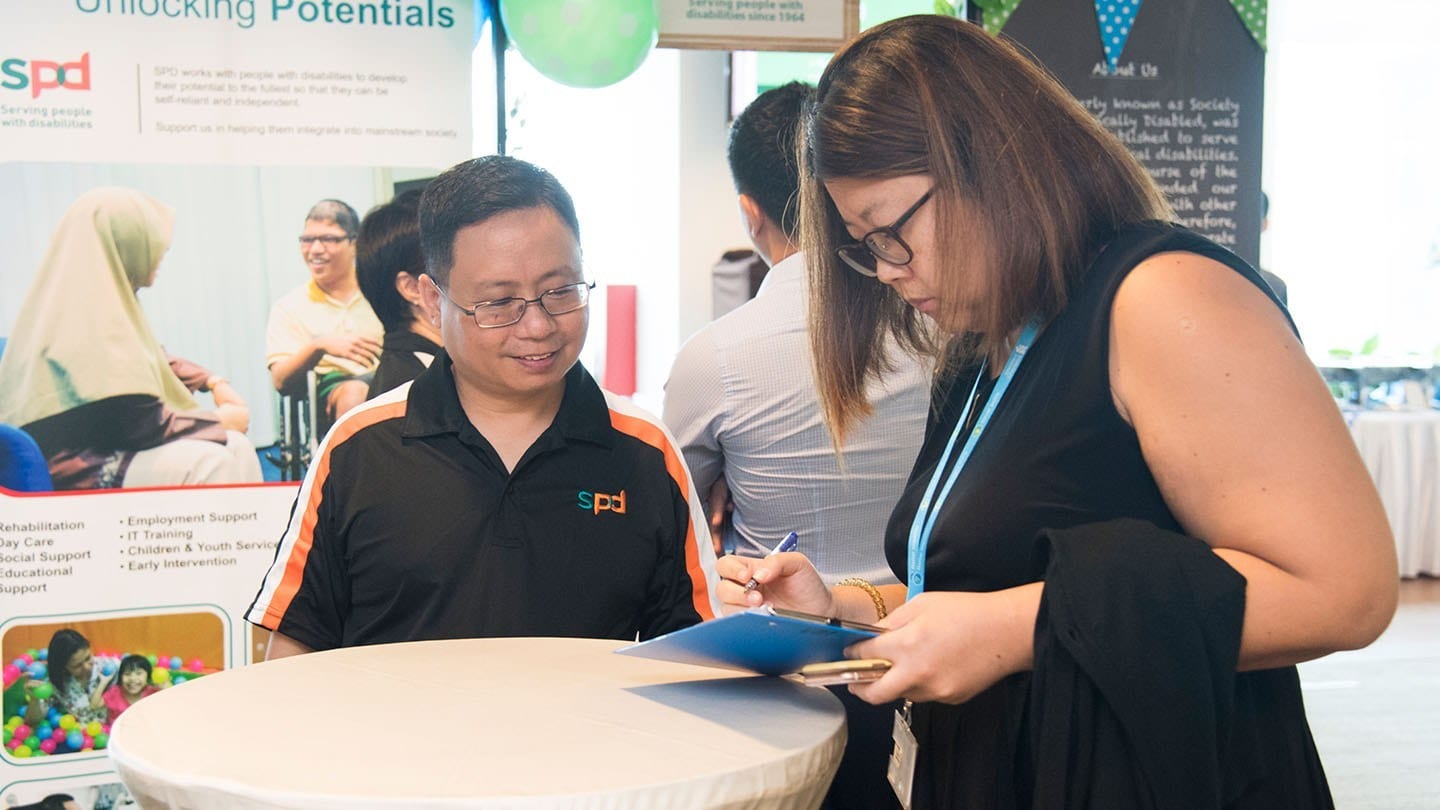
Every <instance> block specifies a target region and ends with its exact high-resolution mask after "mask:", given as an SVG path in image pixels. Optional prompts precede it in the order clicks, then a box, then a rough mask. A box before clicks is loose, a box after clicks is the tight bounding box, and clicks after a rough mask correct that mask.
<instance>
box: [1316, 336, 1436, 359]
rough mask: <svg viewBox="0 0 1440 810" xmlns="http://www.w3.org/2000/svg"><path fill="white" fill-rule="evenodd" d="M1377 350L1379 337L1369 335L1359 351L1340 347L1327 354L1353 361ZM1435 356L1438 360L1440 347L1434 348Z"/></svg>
mask: <svg viewBox="0 0 1440 810" xmlns="http://www.w3.org/2000/svg"><path fill="white" fill-rule="evenodd" d="M1379 348H1380V336H1379V335H1371V336H1370V337H1368V338H1366V339H1365V342H1364V343H1361V344H1360V349H1359V350H1358V351H1357V350H1355V349H1347V348H1345V347H1343V346H1341V347H1336V348H1333V349H1330V351H1329V352H1328V354H1329V355H1330V356H1331V357H1333V358H1335V359H1336V360H1353V359H1355V358H1356V357H1367V356H1369V355H1372V354H1374V353H1375V351H1376V350H1377V349H1379ZM1435 356H1436V358H1440V346H1436V347H1435Z"/></svg>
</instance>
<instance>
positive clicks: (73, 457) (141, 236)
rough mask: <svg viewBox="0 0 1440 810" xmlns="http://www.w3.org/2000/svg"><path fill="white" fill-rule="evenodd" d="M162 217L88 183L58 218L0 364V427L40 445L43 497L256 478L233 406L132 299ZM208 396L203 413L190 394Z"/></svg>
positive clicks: (162, 238) (156, 205)
mask: <svg viewBox="0 0 1440 810" xmlns="http://www.w3.org/2000/svg"><path fill="white" fill-rule="evenodd" d="M174 220H175V215H174V211H173V210H172V209H171V208H170V207H169V206H166V205H164V204H163V203H160V202H159V201H157V200H154V199H152V198H150V197H148V196H146V195H145V194H142V193H140V192H138V191H135V190H132V189H125V188H97V189H93V190H91V191H88V192H86V193H85V194H83V195H81V197H80V198H79V199H77V200H76V201H75V202H74V203H73V204H72V205H71V206H70V208H69V209H68V210H67V211H66V212H65V215H64V216H63V217H62V218H61V220H60V224H59V225H58V226H57V228H56V230H55V233H54V235H53V236H52V237H51V240H50V245H49V248H48V249H47V251H46V253H45V258H44V259H43V260H42V262H41V264H40V267H39V270H38V271H37V273H36V275H35V279H34V281H33V282H32V283H31V285H30V289H29V291H28V292H27V293H26V296H25V301H24V304H23V305H22V306H21V308H20V313H19V316H18V318H17V319H16V322H15V325H14V329H13V331H12V333H11V335H10V337H9V341H8V343H7V344H6V346H5V351H4V355H3V356H0V422H3V423H5V424H10V425H16V426H19V427H20V428H22V429H23V430H24V431H26V432H27V433H29V434H30V435H31V436H32V437H33V438H34V439H35V441H36V442H37V443H38V444H39V445H40V448H41V451H42V452H43V453H44V454H45V457H46V460H47V462H48V465H49V468H50V475H51V478H52V480H53V483H54V487H55V489H59V490H74V489H106V488H114V487H141V486H177V485H186V486H188V485H196V484H218V483H246V482H257V481H259V480H260V479H261V474H260V465H259V461H258V459H257V457H256V454H255V448H254V446H253V445H252V444H251V442H250V440H249V439H247V438H246V437H245V436H244V431H245V430H246V429H247V428H248V426H249V422H250V414H249V410H248V408H247V407H246V404H245V401H244V399H243V398H241V397H240V396H239V394H237V393H236V392H235V390H234V389H233V388H231V386H230V384H229V382H228V381H227V380H226V379H225V378H224V377H222V376H219V375H217V374H213V373H211V372H210V371H208V370H207V369H205V368H202V367H200V366H198V365H196V364H194V363H191V362H188V361H186V360H182V359H180V358H176V357H171V356H170V355H168V354H167V353H166V352H165V350H164V349H163V348H161V345H160V342H159V340H158V339H157V338H156V336H155V334H154V332H153V331H152V329H151V327H150V324H149V322H148V321H147V320H146V317H145V314H144V312H143V311H142V310H141V307H140V300H139V298H138V297H137V296H136V292H137V291H138V290H140V289H141V288H143V287H149V286H150V285H152V284H154V283H155V277H156V273H157V271H158V269H159V266H160V260H161V259H162V258H163V257H164V255H165V253H166V251H167V250H168V249H169V247H170V244H171V237H172V234H173V230H174ZM197 391H199V392H208V393H209V394H210V395H211V398H212V399H213V400H214V405H215V407H214V408H213V409H203V408H202V407H201V406H200V403H199V402H198V401H197V400H196V398H195V396H194V393H195V392H197Z"/></svg>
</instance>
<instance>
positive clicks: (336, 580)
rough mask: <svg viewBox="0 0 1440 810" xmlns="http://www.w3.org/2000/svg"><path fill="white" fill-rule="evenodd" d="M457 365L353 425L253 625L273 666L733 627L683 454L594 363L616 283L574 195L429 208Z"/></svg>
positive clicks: (461, 188) (446, 182)
mask: <svg viewBox="0 0 1440 810" xmlns="http://www.w3.org/2000/svg"><path fill="white" fill-rule="evenodd" d="M420 238H421V244H422V246H423V248H424V252H425V264H426V273H425V275H424V276H422V278H421V284H420V288H421V290H422V294H423V296H424V309H425V313H426V316H427V317H428V318H429V319H430V320H431V322H432V323H433V324H434V325H435V326H436V327H437V328H438V329H439V330H440V332H441V334H442V336H443V338H444V339H443V344H444V350H443V352H442V353H441V354H440V355H439V356H438V357H436V359H435V361H434V362H433V363H432V364H431V365H430V367H429V368H428V369H426V370H425V371H424V372H423V373H422V374H421V375H420V376H419V377H418V378H416V379H415V380H414V381H413V382H411V383H408V384H406V385H402V386H400V387H399V388H396V389H393V390H392V391H390V392H388V393H385V394H382V395H381V396H379V397H377V398H376V399H373V400H371V401H369V402H367V403H365V404H364V405H362V406H360V407H357V408H356V409H355V410H353V411H351V412H350V413H349V414H347V415H346V416H345V417H344V418H342V419H341V420H340V421H339V422H338V423H337V424H336V426H335V428H334V429H333V430H332V431H331V433H330V435H329V436H328V437H327V438H326V440H325V442H324V444H322V445H321V447H320V450H319V452H318V455H317V458H316V461H315V463H312V464H311V466H310V471H309V473H308V474H307V476H306V478H305V482H304V483H303V484H302V485H301V488H300V493H299V495H298V497H297V499H296V503H295V507H294V510H293V514H292V515H291V519H290V526H289V528H288V529H287V530H286V532H285V535H284V537H283V538H281V541H280V547H279V550H278V552H277V554H276V557H275V563H274V565H273V566H272V567H271V569H270V571H269V573H268V574H267V575H266V577H265V580H264V582H263V583H262V585H261V588H260V593H259V595H258V596H257V597H256V600H255V603H254V604H253V605H252V606H251V608H250V610H249V612H248V613H247V616H246V618H247V619H248V620H249V621H250V622H252V623H254V624H257V625H260V626H262V627H265V628H267V629H269V630H270V631H271V639H270V645H269V650H268V653H267V657H268V658H278V657H282V656H286V655H293V654H296V653H302V652H308V651H310V650H317V649H329V648H333V647H347V646H356V645H362V644H377V643H385V642H397V641H416V640H423V639H442V638H473V637H487V636H573V637H588V638H613V639H626V640H629V639H635V638H637V637H639V638H641V639H647V638H652V637H654V636H657V635H660V634H663V633H667V632H670V631H672V630H677V629H680V628H682V627H686V626H688V625H691V624H694V623H696V622H699V621H701V620H702V619H707V618H711V617H713V616H714V615H715V607H716V603H715V602H713V601H712V600H713V597H712V594H713V592H714V584H715V573H714V561H715V557H714V552H713V551H712V550H711V548H710V544H709V543H708V542H707V541H706V539H705V533H704V532H705V530H704V522H703V517H702V515H701V508H700V504H699V500H698V498H697V496H696V495H695V489H694V487H693V486H692V485H691V483H690V480H689V474H688V472H687V471H686V469H685V465H684V462H683V461H682V459H681V458H680V453H679V450H678V449H677V447H676V446H675V444H674V443H673V441H672V440H671V438H670V436H669V434H668V433H667V432H666V431H665V429H664V428H663V427H662V426H661V425H660V423H659V421H658V420H657V419H655V418H654V417H652V416H650V415H648V414H646V413H644V412H642V411H640V410H639V409H637V408H635V407H634V406H633V405H631V404H630V403H629V402H628V401H626V400H624V399H621V398H619V397H615V396H613V395H610V394H608V393H606V392H604V391H602V390H601V389H600V387H599V386H598V385H597V384H596V383H595V380H594V379H593V378H592V377H591V376H590V374H589V373H588V372H587V371H586V370H585V368H584V367H583V366H581V365H580V364H579V363H578V362H577V360H578V358H579V355H580V350H581V348H582V347H583V346H584V343H585V334H586V329H587V326H588V323H589V312H588V309H587V308H586V305H587V304H588V303H589V300H590V293H591V290H592V289H593V288H594V286H595V285H594V282H592V281H589V280H587V279H586V278H585V275H584V272H583V270H584V268H583V266H582V263H581V258H580V239H579V224H578V222H577V220H576V217H575V208H574V205H573V203H572V202H571V200H570V195H569V194H568V193H567V192H566V191H565V189H564V188H563V187H562V186H561V185H560V183H559V182H558V181H557V180H556V179H555V178H554V177H553V176H551V175H550V174H549V173H548V172H546V171H544V170H543V169H540V168H538V167H536V166H533V165H531V164H529V163H526V162H524V161H521V160H516V159H514V158H509V157H500V156H490V157H484V158H477V159H475V160H471V161H467V162H465V163H461V164H459V165H458V166H455V167H454V168H452V169H450V170H448V171H447V172H445V173H444V174H442V175H441V176H439V177H438V178H436V179H435V180H433V181H432V182H431V183H430V185H429V186H428V187H427V188H426V190H425V193H424V195H423V196H422V197H421V201H420Z"/></svg>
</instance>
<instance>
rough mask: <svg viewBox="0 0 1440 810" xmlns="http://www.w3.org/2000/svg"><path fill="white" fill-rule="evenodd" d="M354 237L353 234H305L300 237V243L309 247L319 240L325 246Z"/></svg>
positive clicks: (333, 245)
mask: <svg viewBox="0 0 1440 810" xmlns="http://www.w3.org/2000/svg"><path fill="white" fill-rule="evenodd" d="M354 238H355V237H353V236H329V235H326V236H308V235H307V236H302V237H300V244H302V245H304V246H305V247H310V246H311V245H313V244H315V243H316V242H319V243H320V244H322V245H324V246H325V247H335V246H336V245H338V244H340V243H341V242H349V241H350V240H351V239H354Z"/></svg>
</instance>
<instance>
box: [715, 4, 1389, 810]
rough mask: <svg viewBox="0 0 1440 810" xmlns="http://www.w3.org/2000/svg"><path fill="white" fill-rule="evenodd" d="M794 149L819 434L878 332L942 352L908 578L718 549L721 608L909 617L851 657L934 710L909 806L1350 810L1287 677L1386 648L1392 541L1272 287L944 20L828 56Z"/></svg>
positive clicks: (852, 399)
mask: <svg viewBox="0 0 1440 810" xmlns="http://www.w3.org/2000/svg"><path fill="white" fill-rule="evenodd" d="M805 148H806V153H805V165H806V167H807V171H806V176H805V178H804V185H803V188H802V201H801V207H802V216H803V225H802V233H804V234H805V239H806V244H805V251H806V255H807V256H808V257H809V261H810V272H811V274H812V285H811V289H812V296H813V298H812V302H811V308H812V330H811V335H812V344H813V349H814V352H815V363H816V369H817V372H816V379H817V384H818V385H819V387H820V393H821V400H822V403H823V405H824V407H825V409H826V413H827V417H828V421H829V424H830V426H831V429H832V431H834V432H835V434H836V435H837V436H843V435H844V433H845V430H846V428H847V427H849V426H850V425H853V424H854V423H855V421H856V419H857V418H858V417H859V416H861V415H862V414H864V413H866V412H867V411H868V405H867V403H866V402H865V400H864V391H865V381H866V379H867V378H868V377H869V376H870V375H872V374H875V373H877V372H878V371H880V369H879V368H878V366H879V365H880V364H881V363H882V362H883V359H882V357H881V356H880V355H879V354H878V353H876V352H874V351H873V347H874V346H877V345H880V343H881V340H880V338H881V336H882V335H885V334H886V333H890V334H893V335H895V336H896V337H897V338H899V339H900V340H901V341H902V342H904V343H906V344H908V345H909V346H911V347H913V348H914V349H915V350H916V351H924V352H931V353H933V354H934V355H936V356H937V357H938V358H939V359H941V360H943V361H946V363H947V364H948V365H946V367H947V368H948V369H949V371H948V373H947V374H945V375H944V377H943V379H941V380H940V382H939V385H938V387H937V389H936V390H937V400H938V402H937V405H938V407H937V409H936V412H935V414H934V416H932V419H931V423H930V425H929V427H928V429H927V434H926V438H925V442H924V444H923V445H922V447H921V450H920V455H919V458H918V459H917V461H916V465H915V467H914V470H913V471H912V473H911V479H910V483H909V485H908V486H907V488H906V490H905V492H904V494H903V495H902V497H901V499H900V501H899V502H898V503H897V505H896V508H895V510H894V512H893V513H892V516H891V519H890V524H889V528H888V529H887V531H886V537H885V546H886V552H887V556H888V558H889V560H890V564H891V568H892V569H893V570H894V571H895V573H896V575H897V576H898V577H899V578H900V580H901V581H902V582H904V583H906V585H898V586H879V587H876V586H870V585H867V584H863V583H857V584H855V585H853V586H847V585H841V586H836V587H834V588H826V587H825V585H824V583H823V582H822V581H821V580H820V578H819V576H818V575H817V574H816V573H815V570H814V568H813V567H812V566H811V565H810V564H809V562H808V561H807V560H805V558H804V557H802V556H801V555H798V554H779V555H775V556H773V557H770V558H767V559H764V560H755V559H747V558H740V557H724V558H722V559H721V560H720V561H719V564H718V565H717V569H718V570H719V572H720V574H721V576H722V577H724V578H725V580H724V581H722V584H721V587H720V589H719V595H720V596H721V597H722V599H724V600H725V601H727V602H730V603H733V604H738V605H758V604H760V603H762V602H766V601H768V602H772V603H773V604H775V605H776V606H780V607H790V608H794V609H799V610H802V611H808V612H811V613H818V614H825V615H830V616H839V617H842V618H846V619H850V620H855V621H861V622H871V623H873V622H876V621H877V620H878V621H880V622H881V623H882V624H884V625H886V626H887V627H889V628H890V629H889V631H888V632H886V633H883V634H881V635H879V636H878V637H876V638H874V639H872V640H869V641H866V642H863V643H860V644H857V645H855V646H853V647H851V648H850V649H849V650H848V651H847V654H848V655H851V656H852V657H865V658H883V659H887V660H889V661H890V662H892V666H891V668H890V669H889V670H888V672H887V673H886V674H885V675H884V676H883V677H881V678H880V679H879V680H877V681H874V682H873V683H868V684H863V685H855V686H852V687H851V690H852V691H853V692H855V694H857V695H859V696H860V697H862V698H863V699H865V700H868V701H871V702H874V703H883V702H887V701H891V700H895V699H896V698H902V697H903V698H906V699H908V700H910V701H913V704H912V705H911V706H909V707H908V710H907V711H906V712H904V713H903V715H902V716H901V717H900V718H897V727H896V739H897V743H898V745H899V748H900V750H902V751H908V752H912V753H916V754H917V758H918V759H917V760H915V761H917V764H916V766H915V768H914V772H913V779H912V778H910V777H909V776H907V775H905V774H903V773H902V774H901V775H900V776H899V777H898V778H897V781H899V782H901V783H902V785H903V788H902V789H901V790H900V791H897V792H902V793H908V792H909V791H910V790H911V789H913V806H914V807H918V808H935V807H966V808H1069V807H1127V808H1128V807H1155V808H1190V807H1194V808H1220V807H1224V808H1267V810H1268V808H1315V807H1328V806H1331V800H1330V795H1329V789H1328V786H1327V785H1326V781H1325V776H1324V772H1323V770H1322V768H1321V766H1320V762H1319V758H1318V756H1317V754H1316V751H1315V747H1314V743H1313V741H1312V739H1311V737H1310V732H1309V728H1308V726H1307V724H1306V721H1305V715H1304V708H1303V705H1302V702H1301V695H1300V689H1299V680H1298V677H1297V675H1296V670H1295V666H1294V665H1295V664H1296V663H1297V662H1300V661H1305V660H1309V659H1312V658H1316V657H1318V656H1321V655H1325V654H1326V653H1329V652H1332V651H1335V650H1342V649H1353V648H1357V647H1361V646H1364V645H1366V644H1368V643H1370V642H1371V641H1372V640H1374V639H1375V637H1376V636H1377V635H1379V633H1380V632H1381V631H1382V630H1383V629H1384V628H1385V626H1386V624H1387V623H1388V621H1389V619H1390V617H1391V615H1392V614H1393V612H1394V609H1395V602H1396V590H1397V585H1396V579H1397V578H1396V561H1395V550H1394V544H1393V541H1392V539H1391V536H1390V532H1389V529H1388V525H1387V523H1386V518H1385V514H1384V512H1383V510H1382V508H1381V505H1380V501H1379V498H1378V496H1377V494H1376V492H1375V488H1374V485H1373V484H1372V483H1371V480H1370V478H1369V476H1368V474H1367V472H1366V470H1365V467H1364V466H1363V464H1362V463H1361V461H1360V458H1359V455H1358V453H1357V452H1356V449H1355V445H1354V442H1353V441H1352V440H1351V439H1350V436H1349V434H1348V432H1347V430H1346V428H1345V425H1344V422H1343V420H1342V419H1341V416H1340V413H1339V411H1338V410H1337V409H1336V408H1335V405H1334V403H1333V402H1332V401H1331V399H1330V396H1329V393H1328V391H1327V390H1326V388H1325V385H1324V383H1323V382H1322V381H1321V379H1320V375H1319V374H1318V373H1316V371H1315V368H1314V366H1312V365H1311V363H1310V361H1309V360H1308V359H1307V358H1306V355H1305V352H1304V350H1303V348H1302V347H1301V345H1300V342H1299V340H1298V339H1297V337H1296V335H1295V332H1294V329H1293V326H1292V324H1291V323H1290V322H1289V320H1288V317H1287V315H1286V314H1285V311H1284V310H1283V308H1282V307H1280V306H1279V304H1278V302H1277V301H1276V300H1275V299H1274V296H1273V294H1271V293H1270V291H1269V290H1268V288H1267V287H1266V286H1265V284H1264V282H1263V281H1262V280H1261V279H1260V277H1259V275H1258V274H1257V273H1256V272H1255V271H1254V270H1253V269H1251V268H1250V267H1249V266H1248V265H1246V264H1245V263H1244V262H1243V261H1242V260H1241V259H1239V258H1238V257H1236V256H1235V255H1234V254H1232V253H1230V252H1228V251H1226V250H1224V249H1223V248H1221V247H1219V246H1217V245H1215V244H1214V243H1212V242H1210V241H1209V240H1206V239H1204V238H1202V237H1200V236H1198V235H1196V234H1194V233H1191V232H1189V231H1187V230H1185V229H1183V228H1181V227H1178V226H1176V225H1173V224H1170V223H1169V222H1168V220H1169V219H1170V211H1169V207H1168V205H1167V203H1166V201H1165V199H1164V197H1163V195H1162V194H1161V192H1160V191H1159V189H1158V188H1157V187H1156V186H1155V184H1154V182H1153V181H1152V180H1151V179H1150V177H1149V175H1148V174H1147V173H1146V172H1145V170H1144V168H1143V167H1142V166H1141V165H1140V164H1139V163H1138V162H1137V161H1136V159H1135V158H1134V157H1133V156H1132V155H1131V154H1130V153H1129V152H1128V151H1127V150H1126V149H1125V148H1124V146H1123V145H1122V144H1121V143H1120V142H1119V141H1118V140H1117V139H1116V138H1115V137H1114V136H1113V135H1111V134H1110V133H1109V132H1107V131H1106V130H1105V129H1104V128H1103V127H1101V126H1100V124H1099V123H1098V122H1097V121H1096V120H1095V119H1094V118H1093V117H1092V116H1091V115H1089V114H1088V113H1087V112H1086V111H1085V110H1084V109H1083V108H1082V107H1081V106H1080V105H1079V104H1078V103H1077V102H1076V101H1075V99H1074V98H1073V97H1072V96H1071V95H1070V94H1069V93H1068V92H1067V91H1066V90H1065V89H1064V88H1063V87H1062V86H1060V85H1059V83H1057V82H1056V81H1055V80H1054V79H1053V78H1051V77H1050V76H1048V75H1047V74H1046V73H1045V72H1044V71H1043V70H1042V69H1040V68H1039V67H1037V66H1036V65H1034V64H1033V63H1032V62H1030V61H1029V60H1028V59H1027V58H1026V57H1025V56H1023V55H1022V54H1021V53H1020V52H1019V51H1018V50H1016V49H1015V48H1014V47H1013V46H1011V45H1009V44H1008V43H1006V42H1005V41H1004V40H1002V39H1000V38H996V37H991V36H989V35H987V34H986V33H984V32H983V31H982V30H980V29H979V28H978V27H976V26H973V25H970V24H968V23H965V22H962V21H960V20H957V19H953V18H947V17H934V16H917V17H907V18H902V19H899V20H894V21H891V22H888V23H885V24H882V25H879V26H876V27H874V28H871V29H869V30H867V31H866V32H865V33H864V34H862V35H861V36H860V37H859V38H858V39H856V40H854V41H853V42H852V43H850V44H849V45H847V46H846V47H845V48H844V49H843V50H842V51H840V52H839V53H837V54H836V55H835V57H834V58H833V59H832V60H831V62H830V64H829V66H828V67H827V68H826V69H825V73H824V75H823V76H822V77H821V79H820V82H819V85H818V87H817V92H816V101H815V106H814V107H813V109H812V111H811V115H810V117H809V119H808V126H807V130H806V133H805ZM922 315H923V316H925V317H923V318H922V317H921V316H922ZM926 319H929V320H930V321H932V322H933V323H934V324H935V325H936V326H938V327H940V329H941V330H942V331H943V333H945V334H946V335H948V338H949V339H948V341H946V342H945V343H944V345H940V346H934V345H931V344H930V342H928V341H927V339H926V338H927V335H928V334H929V331H928V330H927V329H926V328H924V321H925V320H926ZM752 576H753V577H754V578H755V579H756V580H758V581H759V582H760V583H761V584H760V587H759V588H756V589H754V590H751V591H747V590H746V589H745V588H744V586H743V585H741V583H744V582H746V581H747V580H749V579H750V578H751V577H752ZM907 586H908V587H907ZM887 613H888V614H889V615H888V616H887V615H886V614H887Z"/></svg>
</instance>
